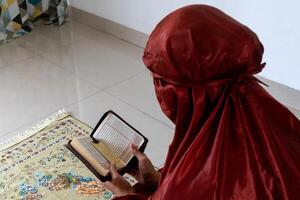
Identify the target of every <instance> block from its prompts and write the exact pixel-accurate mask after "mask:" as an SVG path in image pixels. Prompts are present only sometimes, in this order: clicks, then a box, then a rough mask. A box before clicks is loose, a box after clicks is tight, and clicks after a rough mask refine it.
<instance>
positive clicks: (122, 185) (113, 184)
mask: <svg viewBox="0 0 300 200" xmlns="http://www.w3.org/2000/svg"><path fill="white" fill-rule="evenodd" d="M109 171H110V173H111V177H112V180H111V181H106V182H105V183H104V185H105V186H106V187H107V189H109V190H110V191H112V192H113V193H114V197H122V196H126V195H129V194H133V193H134V190H133V188H132V187H131V185H130V184H129V183H128V181H126V180H125V178H123V177H122V176H121V175H120V174H119V173H118V171H117V169H116V165H115V163H112V164H111V165H110V168H109Z"/></svg>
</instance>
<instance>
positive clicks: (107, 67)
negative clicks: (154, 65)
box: [42, 33, 145, 89]
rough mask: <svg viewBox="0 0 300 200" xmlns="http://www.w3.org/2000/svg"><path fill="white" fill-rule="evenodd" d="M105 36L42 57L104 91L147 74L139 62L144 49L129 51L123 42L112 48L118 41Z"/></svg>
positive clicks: (68, 46) (49, 52)
mask: <svg viewBox="0 0 300 200" xmlns="http://www.w3.org/2000/svg"><path fill="white" fill-rule="evenodd" d="M99 34H100V35H101V33H99ZM102 36H103V37H100V36H99V38H98V39H95V40H84V41H78V42H77V43H75V44H73V45H67V46H65V47H63V48H61V47H59V48H56V49H54V50H52V51H48V52H46V53H43V54H42V56H43V57H44V58H46V59H48V60H49V61H51V62H53V63H55V64H57V65H59V66H61V67H63V68H65V69H67V70H69V71H71V72H73V73H74V74H75V75H76V76H78V77H81V78H82V79H84V80H88V81H90V82H92V83H93V84H95V85H97V86H98V87H99V88H101V89H104V88H107V87H109V86H112V85H114V84H116V83H118V82H120V81H123V80H126V79H128V78H130V77H132V76H133V75H136V74H137V73H139V72H141V71H143V70H145V68H144V65H143V63H142V60H141V59H139V60H137V59H136V57H140V58H141V55H142V49H139V48H137V47H135V46H132V45H131V48H127V49H126V48H124V44H123V43H124V42H122V41H121V40H119V44H120V45H119V46H118V45H116V44H115V45H110V41H112V42H111V43H115V41H114V40H115V39H110V37H107V36H105V34H103V35H102ZM126 45H128V44H126ZM137 54H138V55H137Z"/></svg>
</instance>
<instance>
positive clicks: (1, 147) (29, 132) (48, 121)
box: [0, 109, 70, 152]
mask: <svg viewBox="0 0 300 200" xmlns="http://www.w3.org/2000/svg"><path fill="white" fill-rule="evenodd" d="M68 116H70V113H68V112H66V111H65V110H64V109H62V110H59V111H58V112H56V113H54V114H53V115H51V116H49V117H48V118H46V119H44V120H42V121H41V122H39V123H38V124H37V125H35V126H33V127H31V128H29V129H27V130H26V131H24V132H23V133H20V134H18V135H16V136H14V137H12V138H10V139H8V140H6V141H4V142H0V152H1V151H3V150H5V149H7V148H9V147H11V146H13V145H15V144H18V143H20V142H22V141H24V140H26V139H27V138H30V137H31V136H33V135H35V134H37V133H38V132H40V131H41V130H43V129H45V128H46V127H48V126H49V125H51V124H52V123H54V122H56V121H58V120H61V119H64V118H66V117H68Z"/></svg>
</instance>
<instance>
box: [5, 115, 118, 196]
mask: <svg viewBox="0 0 300 200" xmlns="http://www.w3.org/2000/svg"><path fill="white" fill-rule="evenodd" d="M91 130H92V129H91V128H90V127H89V126H87V125H86V124H84V123H82V122H80V121H79V120H77V119H75V118H73V117H71V116H70V115H68V114H67V113H65V112H59V113H57V114H55V116H53V117H51V118H49V119H47V120H46V121H44V122H43V123H42V124H40V125H38V126H37V127H35V128H34V130H31V131H27V132H26V133H24V134H22V135H19V136H17V137H16V138H14V139H12V140H10V141H8V142H6V144H1V147H0V148H1V149H0V199H1V200H2V199H3V200H4V199H10V200H11V199H13V200H15V199H21V200H39V199H57V200H59V199H64V200H68V199H93V200H96V199H97V200H98V199H101V200H107V199H111V198H112V193H111V192H110V191H108V190H106V189H105V188H104V186H103V185H102V183H101V182H100V181H99V180H98V179H97V178H96V177H95V176H94V175H93V174H92V173H91V172H90V171H89V170H88V169H87V168H86V167H85V165H84V164H83V163H82V162H81V161H80V160H79V159H77V157H75V156H74V155H73V154H72V153H71V152H70V151H69V150H68V149H66V148H65V147H64V145H65V144H66V143H67V142H68V141H69V140H70V139H72V138H74V137H77V136H82V135H85V134H89V133H90V132H91Z"/></svg>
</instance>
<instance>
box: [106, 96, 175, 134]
mask: <svg viewBox="0 0 300 200" xmlns="http://www.w3.org/2000/svg"><path fill="white" fill-rule="evenodd" d="M103 92H104V93H106V94H108V95H109V96H111V97H113V98H116V99H117V100H119V101H121V102H123V103H125V104H126V105H128V106H130V107H131V108H134V109H135V110H137V111H139V112H141V113H143V114H144V115H146V116H147V117H149V118H151V119H153V120H155V121H157V122H160V123H161V124H163V125H164V126H167V127H168V128H170V129H172V130H174V128H173V127H171V126H169V125H168V124H166V123H165V122H163V121H161V120H159V119H157V118H156V117H153V116H152V115H150V114H149V113H147V112H145V111H143V110H141V109H139V108H137V107H135V106H134V105H132V104H130V103H128V102H126V101H124V100H123V99H121V98H119V97H117V96H115V95H113V94H111V93H110V92H108V91H107V90H104V91H103Z"/></svg>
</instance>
